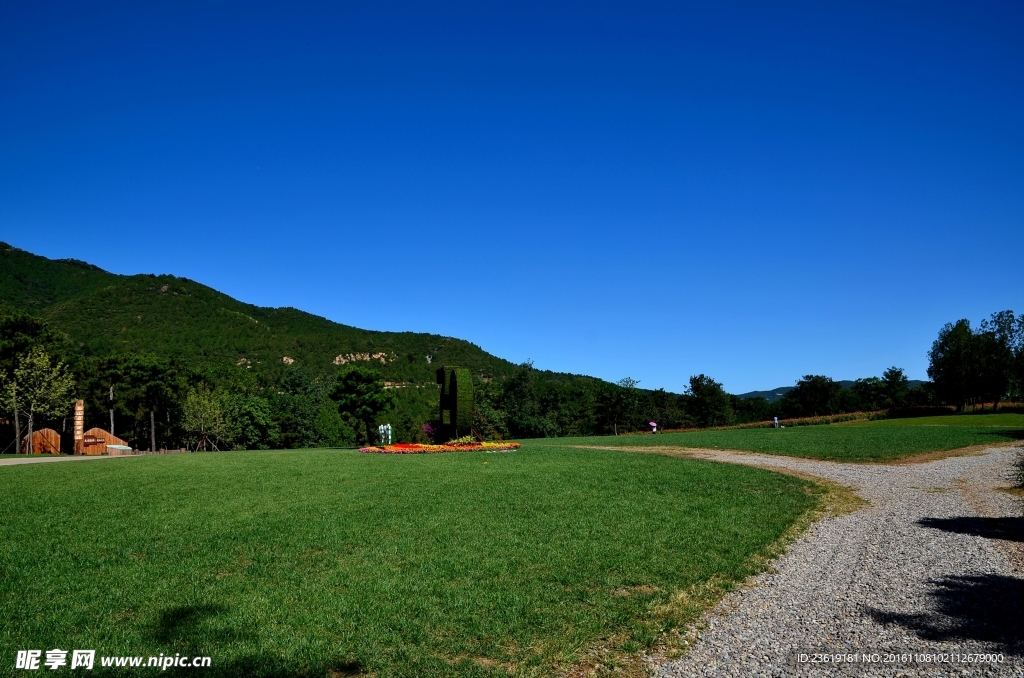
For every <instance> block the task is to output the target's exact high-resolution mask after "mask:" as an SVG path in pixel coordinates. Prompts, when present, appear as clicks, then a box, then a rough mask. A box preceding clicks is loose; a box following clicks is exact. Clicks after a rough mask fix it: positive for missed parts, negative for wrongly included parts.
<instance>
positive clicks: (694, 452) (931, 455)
mask: <svg viewBox="0 0 1024 678" xmlns="http://www.w3.org/2000/svg"><path fill="white" fill-rule="evenodd" d="M1018 445H1020V441H1019V440H1008V441H1006V442H1002V443H985V444H983V445H971V446H970V447H959V448H957V449H955V450H936V451H935V452H922V453H921V454H914V455H911V456H909V457H903V458H902V459H895V460H893V461H836V460H834V459H815V458H814V457H798V456H795V455H791V454H770V453H768V452H752V451H750V450H729V449H720V448H717V447H716V448H707V447H676V446H671V445H665V446H650V447H640V446H637V447H633V446H629V447H625V446H613V445H572V447H573V448H575V449H579V450H606V451H609V452H646V453H653V454H662V455H665V456H666V457H682V458H687V457H689V458H694V459H708V460H710V461H728V460H727V459H718V458H717V455H721V454H744V455H754V456H765V457H775V458H779V457H782V458H786V459H797V460H804V461H814V462H828V463H833V464H855V465H870V466H904V465H906V464H925V463H927V462H930V461H939V460H940V459H948V458H950V457H970V456H978V455H981V454H984V452H985V450H996V449H1001V448H1004V447H1015V446H1018ZM708 455H715V456H714V457H711V456H708ZM772 470H778V471H779V472H780V473H786V471H782V470H781V469H776V468H775V467H772Z"/></svg>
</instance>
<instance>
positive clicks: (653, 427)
mask: <svg viewBox="0 0 1024 678" xmlns="http://www.w3.org/2000/svg"><path fill="white" fill-rule="evenodd" d="M647 423H648V424H650V425H651V434H652V435H653V434H655V433H657V432H658V424H656V423H655V422H653V421H649V422H647Z"/></svg>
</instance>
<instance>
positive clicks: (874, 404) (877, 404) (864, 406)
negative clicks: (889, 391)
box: [850, 377, 885, 411]
mask: <svg viewBox="0 0 1024 678" xmlns="http://www.w3.org/2000/svg"><path fill="white" fill-rule="evenodd" d="M850 391H851V392H852V393H853V396H854V398H855V399H856V401H857V403H856V404H857V409H859V410H864V411H871V410H880V409H882V407H884V403H885V384H884V383H883V382H882V380H881V379H879V378H878V377H867V378H866V379H858V380H857V381H855V382H853V386H851V387H850Z"/></svg>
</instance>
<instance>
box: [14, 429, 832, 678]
mask: <svg viewBox="0 0 1024 678" xmlns="http://www.w3.org/2000/svg"><path fill="white" fill-rule="evenodd" d="M0 483H2V486H3V492H2V493H0V520H2V522H0V525H2V527H0V532H2V536H3V539H2V542H0V571H2V572H3V577H2V578H0V620H2V622H0V647H2V650H0V653H2V655H3V659H2V661H3V662H4V663H5V665H7V664H6V662H8V661H11V662H13V657H14V653H15V651H17V650H19V649H31V648H35V649H42V650H47V649H51V648H56V647H59V648H63V649H69V648H70V649H95V650H97V656H102V655H118V654H125V655H140V656H150V655H154V656H155V655H158V654H160V653H163V654H174V653H181V654H188V655H209V656H211V657H212V658H213V666H212V668H210V669H203V670H200V671H199V672H198V674H201V675H203V676H236V675H247V676H300V675H308V676H317V677H321V676H326V675H327V674H328V671H331V670H335V671H340V673H338V674H336V675H361V674H363V673H366V674H372V675H374V676H377V677H378V678H385V677H389V676H408V677H413V676H417V677H431V676H504V675H518V676H532V675H550V674H552V673H553V672H554V671H555V669H556V668H557V667H564V666H567V665H569V664H571V663H572V662H573V661H574V660H576V659H577V658H578V657H579V656H580V652H581V651H583V650H585V649H586V648H588V647H591V646H593V645H594V644H595V643H611V644H612V645H614V646H616V647H618V648H619V650H621V651H624V652H630V651H635V650H636V649H638V648H640V647H642V646H644V645H646V644H649V643H651V642H653V641H654V640H655V638H656V637H657V635H658V634H659V633H660V632H661V631H662V630H664V629H665V628H668V627H670V626H672V625H674V624H678V623H679V622H680V621H683V618H682V617H681V616H680V615H681V614H682V613H681V612H680V611H679V609H678V608H672V606H671V605H669V606H666V603H668V602H669V601H670V599H671V596H672V594H673V593H674V592H677V591H680V590H686V589H688V588H690V587H695V586H700V585H701V584H702V583H706V582H708V581H714V580H716V579H719V578H721V579H724V580H727V581H729V580H738V579H741V578H743V577H744V576H746V575H747V574H749V573H750V572H751V570H752V567H753V565H752V563H753V562H754V560H756V558H754V556H755V554H764V553H766V550H768V549H770V546H771V545H772V544H773V543H774V542H776V541H777V540H778V539H779V538H780V535H782V534H783V533H784V532H785V531H786V529H787V527H788V526H790V525H791V524H792V523H793V521H794V520H795V519H797V518H798V516H800V515H802V514H803V513H804V512H806V511H807V510H808V509H810V508H812V507H813V506H814V505H815V504H816V503H817V501H818V492H819V490H818V489H817V488H816V487H815V486H813V485H810V484H809V483H807V482H805V481H802V480H800V479H797V478H793V477H789V476H784V475H779V474H772V473H768V472H766V471H762V470H760V469H755V468H746V467H739V466H731V465H725V464H713V463H707V462H700V461H694V460H681V459H671V458H667V457H662V456H657V455H623V454H620V453H616V452H602V451H594V450H585V451H584V450H575V449H566V448H559V447H551V446H540V445H535V444H533V443H527V444H526V445H524V447H523V448H522V449H521V450H520V451H518V452H515V453H511V454H482V453H463V454H443V455H409V456H384V455H363V454H359V453H356V452H351V451H327V450H304V451H288V452H242V453H223V454H202V455H174V456H163V457H161V456H156V457H143V458H134V459H124V460H119V461H116V462H115V461H109V462H108V461H101V462H95V463H90V464H75V463H64V464H33V465H23V466H9V467H0ZM608 639H610V640H608ZM7 666H13V663H11V664H9V665H7ZM144 671H145V670H144ZM136 672H138V670H136ZM151 672H152V669H150V670H149V673H151ZM97 673H99V674H102V671H97Z"/></svg>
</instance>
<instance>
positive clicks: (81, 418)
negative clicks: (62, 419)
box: [73, 400, 85, 454]
mask: <svg viewBox="0 0 1024 678" xmlns="http://www.w3.org/2000/svg"><path fill="white" fill-rule="evenodd" d="M84 439H85V401H84V400H76V401H75V449H74V450H73V452H74V454H82V441H83V440H84Z"/></svg>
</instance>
